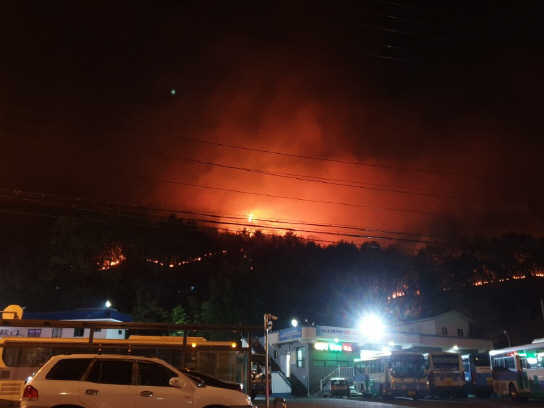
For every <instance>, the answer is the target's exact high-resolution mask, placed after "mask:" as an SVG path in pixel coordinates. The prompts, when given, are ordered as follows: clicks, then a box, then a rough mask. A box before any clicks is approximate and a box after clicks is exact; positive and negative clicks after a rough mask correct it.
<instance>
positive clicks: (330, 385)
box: [323, 378, 351, 398]
mask: <svg viewBox="0 0 544 408" xmlns="http://www.w3.org/2000/svg"><path fill="white" fill-rule="evenodd" d="M323 396H324V397H331V398H332V397H347V398H350V397H351V393H350V390H349V384H348V382H347V381H346V379H345V378H331V379H330V380H329V381H327V382H326V383H325V384H323Z"/></svg>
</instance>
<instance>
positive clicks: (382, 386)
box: [353, 351, 429, 400]
mask: <svg viewBox="0 0 544 408" xmlns="http://www.w3.org/2000/svg"><path fill="white" fill-rule="evenodd" d="M353 387H354V389H355V391H357V392H360V393H361V394H363V396H365V397H372V396H381V397H382V398H383V399H386V398H388V397H412V398H413V399H414V400H416V399H418V398H425V397H426V396H428V395H429V383H428V381H427V371H426V369H425V359H424V357H423V354H421V353H411V352H402V351H391V352H388V353H380V354H376V355H375V356H373V357H369V358H365V359H356V360H355V361H354V363H353Z"/></svg>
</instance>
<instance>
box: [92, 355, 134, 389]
mask: <svg viewBox="0 0 544 408" xmlns="http://www.w3.org/2000/svg"><path fill="white" fill-rule="evenodd" d="M132 366H133V361H132V360H95V362H94V364H93V367H92V369H91V372H90V373H89V376H88V378H87V381H90V382H95V383H101V384H118V385H132Z"/></svg>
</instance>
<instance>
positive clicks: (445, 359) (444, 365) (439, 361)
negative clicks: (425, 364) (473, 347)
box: [431, 354, 459, 371]
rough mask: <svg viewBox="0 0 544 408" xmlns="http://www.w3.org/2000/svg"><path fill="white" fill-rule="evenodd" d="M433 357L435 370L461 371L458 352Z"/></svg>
mask: <svg viewBox="0 0 544 408" xmlns="http://www.w3.org/2000/svg"><path fill="white" fill-rule="evenodd" d="M431 358H432V361H433V367H434V370H435V371H459V355H458V354H451V355H450V354H437V355H433V356H432V357H431Z"/></svg>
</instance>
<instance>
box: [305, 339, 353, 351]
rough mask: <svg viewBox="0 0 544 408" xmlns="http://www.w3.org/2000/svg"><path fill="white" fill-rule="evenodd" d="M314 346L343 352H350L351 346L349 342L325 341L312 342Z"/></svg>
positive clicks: (320, 349) (318, 348) (321, 349)
mask: <svg viewBox="0 0 544 408" xmlns="http://www.w3.org/2000/svg"><path fill="white" fill-rule="evenodd" d="M314 348H315V349H316V350H319V351H336V352H344V353H352V352H353V347H352V345H351V344H349V343H344V344H339V343H330V342H325V341H318V342H316V343H315V344H314Z"/></svg>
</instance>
